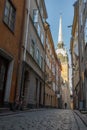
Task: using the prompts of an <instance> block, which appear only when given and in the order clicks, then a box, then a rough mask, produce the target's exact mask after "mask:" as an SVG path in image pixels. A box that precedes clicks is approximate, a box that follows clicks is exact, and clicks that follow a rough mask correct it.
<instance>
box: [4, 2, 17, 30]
mask: <svg viewBox="0 0 87 130" xmlns="http://www.w3.org/2000/svg"><path fill="white" fill-rule="evenodd" d="M15 16H16V10H15V8H14V6H13V5H12V3H11V2H10V1H9V0H6V4H5V11H4V22H5V23H6V24H7V25H8V27H9V28H10V29H11V30H12V31H14V26H15Z"/></svg>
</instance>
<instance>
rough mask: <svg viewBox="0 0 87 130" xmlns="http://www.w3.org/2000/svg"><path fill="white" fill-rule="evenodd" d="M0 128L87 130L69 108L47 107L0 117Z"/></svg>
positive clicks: (12, 129)
mask: <svg viewBox="0 0 87 130" xmlns="http://www.w3.org/2000/svg"><path fill="white" fill-rule="evenodd" d="M0 130H87V127H86V126H85V125H84V124H83V122H82V121H81V119H80V118H79V117H78V116H77V115H76V114H75V113H74V112H73V111H71V110H58V109H47V110H42V111H34V112H24V113H20V114H15V115H8V116H2V117H0Z"/></svg>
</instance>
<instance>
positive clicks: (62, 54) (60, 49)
mask: <svg viewBox="0 0 87 130" xmlns="http://www.w3.org/2000/svg"><path fill="white" fill-rule="evenodd" d="M56 54H57V56H58V58H59V59H60V61H61V65H62V72H61V76H62V78H63V81H64V82H65V81H66V82H68V81H69V65H68V54H67V52H66V49H65V48H64V42H63V34H62V17H61V16H60V22H59V33H58V44H57V49H56Z"/></svg>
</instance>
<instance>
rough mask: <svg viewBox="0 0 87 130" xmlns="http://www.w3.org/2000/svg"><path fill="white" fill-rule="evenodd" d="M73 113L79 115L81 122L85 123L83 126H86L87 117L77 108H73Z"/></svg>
mask: <svg viewBox="0 0 87 130" xmlns="http://www.w3.org/2000/svg"><path fill="white" fill-rule="evenodd" d="M74 113H76V114H77V116H79V118H80V119H81V120H82V122H83V123H84V124H85V126H86V127H87V117H83V115H82V114H81V112H80V111H78V110H74Z"/></svg>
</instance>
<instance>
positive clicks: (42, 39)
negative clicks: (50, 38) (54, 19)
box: [41, 34, 44, 44]
mask: <svg viewBox="0 0 87 130" xmlns="http://www.w3.org/2000/svg"><path fill="white" fill-rule="evenodd" d="M41 42H42V44H44V36H43V34H41Z"/></svg>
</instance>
